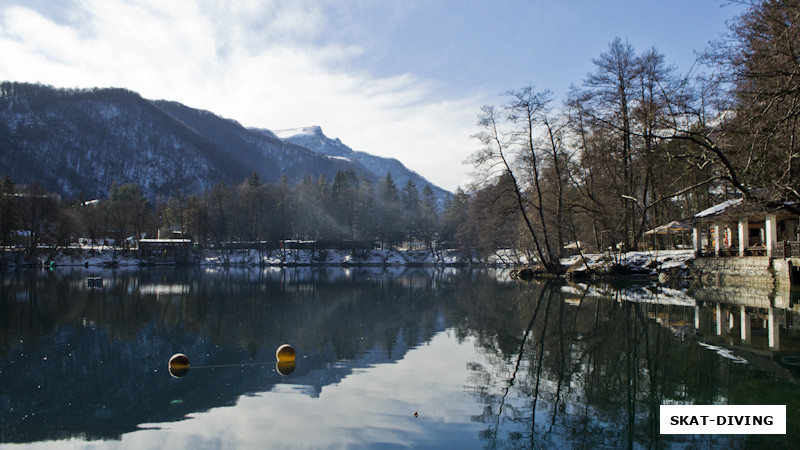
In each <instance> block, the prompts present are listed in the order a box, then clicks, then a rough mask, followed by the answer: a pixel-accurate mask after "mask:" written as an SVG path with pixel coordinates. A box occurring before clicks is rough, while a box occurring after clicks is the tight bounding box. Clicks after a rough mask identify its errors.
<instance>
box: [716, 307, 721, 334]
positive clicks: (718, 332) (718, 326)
mask: <svg viewBox="0 0 800 450" xmlns="http://www.w3.org/2000/svg"><path fill="white" fill-rule="evenodd" d="M714 312H715V313H716V318H717V336H722V306H721V305H720V304H719V303H717V305H716V308H715V311H714Z"/></svg>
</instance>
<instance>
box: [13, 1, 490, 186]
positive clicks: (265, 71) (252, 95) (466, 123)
mask: <svg viewBox="0 0 800 450" xmlns="http://www.w3.org/2000/svg"><path fill="white" fill-rule="evenodd" d="M344 3H347V2H344ZM78 5H79V8H80V10H78V11H75V12H74V14H75V16H76V17H81V18H82V20H64V21H63V23H59V22H57V21H55V20H51V19H48V18H46V17H45V16H44V15H42V14H39V13H37V12H36V11H34V10H32V9H28V8H24V7H20V6H15V7H7V8H4V9H2V7H0V78H2V79H10V80H17V81H36V82H42V83H46V84H52V85H55V86H64V87H94V86H117V87H125V88H128V89H131V90H134V91H137V92H139V93H140V94H142V96H144V97H146V98H154V99H162V98H163V99H169V100H175V101H179V102H182V103H185V104H187V105H189V106H193V107H199V108H203V109H207V110H210V111H212V112H214V113H217V114H219V115H222V116H224V117H229V118H233V119H235V120H238V121H240V122H242V123H243V124H244V125H247V126H258V127H264V128H272V129H280V128H291V127H299V126H305V125H320V126H322V127H323V130H324V131H325V133H326V134H328V135H329V136H331V137H339V138H341V139H342V141H343V142H345V143H346V144H348V145H350V146H351V147H353V148H354V149H356V150H362V151H366V152H369V153H374V154H378V155H381V156H392V157H396V158H398V159H399V160H401V161H402V162H403V163H405V164H406V165H407V166H409V167H410V168H412V169H413V170H416V171H417V172H419V173H421V174H422V175H423V176H426V177H427V178H429V179H430V180H431V181H433V182H434V183H436V184H439V185H442V186H443V187H445V188H448V189H454V188H455V187H456V185H457V184H460V183H463V181H464V179H465V175H464V172H465V171H466V168H464V167H462V166H461V161H462V160H463V159H464V158H465V157H466V156H467V154H468V153H469V149H470V148H471V147H470V146H471V144H470V143H469V139H468V136H469V134H470V133H471V131H472V129H471V128H472V125H473V122H474V120H473V119H474V117H475V115H476V114H477V111H478V105H479V104H480V100H479V99H478V98H477V96H474V97H471V98H466V99H455V100H453V99H445V98H442V97H441V96H440V95H439V94H438V92H437V89H438V88H439V87H440V86H438V85H437V81H436V80H424V79H420V78H419V77H417V76H415V75H414V73H413V71H412V70H409V71H407V72H406V73H397V74H393V75H389V76H384V77H375V76H374V75H372V73H370V71H369V69H368V68H362V67H361V66H359V64H360V63H362V62H363V61H365V60H366V59H369V58H368V57H365V56H366V55H365V53H366V52H367V51H369V48H368V47H367V46H366V44H365V43H364V42H361V41H352V40H348V39H345V38H336V36H339V37H342V36H359V37H363V36H364V33H363V32H362V31H363V30H362V31H359V30H354V29H353V28H357V27H358V26H360V25H359V24H358V23H355V22H353V21H352V19H348V20H349V21H346V22H342V21H341V20H340V21H336V22H335V23H334V22H333V19H331V17H343V14H345V13H346V12H348V11H349V10H350V9H352V8H353V5H352V4H351V5H346V6H339V5H338V3H337V2H324V1H323V2H320V1H298V2H277V1H275V2H263V1H248V2H235V3H231V2H227V1H215V0H208V1H204V0H197V1H182V2H162V1H155V0H149V1H144V2H128V1H123V0H84V1H81V2H80V3H79V4H78ZM231 5H235V7H234V6H231ZM333 8H344V9H343V10H342V11H337V10H335V9H333ZM387 8H390V7H387ZM383 12H385V11H383ZM363 26H364V30H366V29H369V30H375V29H376V27H375V24H364V25H363ZM79 27H80V28H79ZM337 27H344V28H348V27H349V29H338V28H337ZM390 28H391V27H390ZM387 32H389V31H387ZM331 36H333V37H331ZM384 38H386V37H385V36H384Z"/></svg>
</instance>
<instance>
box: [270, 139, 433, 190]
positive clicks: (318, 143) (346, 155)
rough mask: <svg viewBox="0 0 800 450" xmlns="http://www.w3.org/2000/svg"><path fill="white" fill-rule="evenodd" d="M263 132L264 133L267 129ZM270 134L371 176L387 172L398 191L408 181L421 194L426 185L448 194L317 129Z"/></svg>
mask: <svg viewBox="0 0 800 450" xmlns="http://www.w3.org/2000/svg"><path fill="white" fill-rule="evenodd" d="M264 131H265V132H267V131H268V130H264ZM269 133H271V134H273V135H275V136H277V137H279V138H282V139H285V140H286V141H288V142H291V143H293V144H297V145H301V146H303V147H306V148H308V149H311V150H313V151H315V152H317V153H319V154H322V155H327V156H329V157H331V158H342V159H344V160H348V161H354V162H357V163H358V164H360V165H361V166H363V167H365V168H367V169H368V170H370V171H371V172H372V173H375V174H377V175H379V176H381V177H385V176H386V174H387V173H391V174H392V179H393V180H394V182H395V184H397V188H398V189H400V190H402V189H403V187H404V186H405V185H406V183H407V182H408V181H409V180H411V181H412V182H413V183H414V184H415V185H417V188H418V189H419V190H420V192H421V191H422V189H423V188H424V187H425V185H426V184H430V186H431V188H432V189H433V192H434V194H436V197H438V198H444V197H446V196H447V194H448V192H447V191H446V190H444V189H442V188H440V187H438V186H436V185H434V184H433V183H431V182H430V181H428V180H426V179H425V178H423V177H422V176H421V175H419V174H418V173H416V172H414V171H413V170H410V169H408V168H407V167H406V166H404V165H403V163H401V162H400V161H398V160H396V159H394V158H383V157H381V156H375V155H371V154H369V153H365V152H359V151H355V150H353V149H351V148H350V147H348V146H346V145H345V144H343V143H342V141H340V140H339V139H338V138H337V139H330V138H329V137H327V136H325V135H324V134H323V133H322V128H320V127H319V126H312V127H304V128H293V129H288V130H277V131H270V132H269Z"/></svg>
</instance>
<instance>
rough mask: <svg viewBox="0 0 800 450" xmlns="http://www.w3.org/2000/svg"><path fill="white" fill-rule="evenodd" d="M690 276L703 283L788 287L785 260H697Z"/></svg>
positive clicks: (735, 258)
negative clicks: (780, 285)
mask: <svg viewBox="0 0 800 450" xmlns="http://www.w3.org/2000/svg"><path fill="white" fill-rule="evenodd" d="M689 273H690V275H691V276H692V278H694V279H695V280H697V281H699V282H700V283H714V284H724V285H729V286H748V287H756V286H758V287H765V288H769V287H772V286H775V285H778V284H787V285H788V284H789V269H788V265H787V264H786V261H785V260H774V261H770V259H769V258H767V257H766V256H750V257H744V258H742V257H730V258H695V259H694V260H693V261H692V264H691V265H690V266H689Z"/></svg>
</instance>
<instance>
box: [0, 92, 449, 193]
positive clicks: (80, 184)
mask: <svg viewBox="0 0 800 450" xmlns="http://www.w3.org/2000/svg"><path fill="white" fill-rule="evenodd" d="M305 129H308V130H313V134H314V138H315V139H316V140H317V141H318V142H317V143H314V142H312V141H309V144H311V143H314V146H313V147H311V148H310V147H308V146H306V145H304V143H303V142H302V139H301V137H300V134H299V133H295V134H292V135H285V134H284V135H281V134H280V133H275V132H272V131H270V130H266V129H249V128H245V127H243V126H242V125H241V124H239V123H238V122H236V121H234V120H230V119H225V118H222V117H219V116H217V115H215V114H213V113H211V112H209V111H204V110H199V109H194V108H190V107H188V106H185V105H183V104H180V103H177V102H171V101H163V100H158V101H152V100H147V99H143V98H142V97H141V96H140V95H139V94H137V93H135V92H131V91H128V90H125V89H97V88H95V89H58V88H54V87H51V86H43V85H38V84H28V83H13V82H3V83H0V167H2V171H3V173H2V174H0V176H2V175H5V174H6V173H8V174H9V175H11V177H12V178H13V179H14V181H16V182H17V183H23V184H24V183H30V182H32V181H34V180H35V181H38V182H39V183H40V184H42V185H43V186H44V187H45V189H48V190H51V191H54V192H57V193H58V194H60V195H62V196H64V197H66V198H77V197H79V196H81V197H83V198H87V199H88V198H105V197H106V196H107V195H108V191H109V187H110V186H111V184H112V183H114V182H116V183H119V184H122V183H137V184H138V185H139V186H140V187H141V189H142V192H143V194H144V195H145V196H147V197H148V198H150V199H151V200H155V199H157V198H158V197H160V196H163V197H169V196H172V195H173V194H175V193H176V192H178V191H181V192H184V193H197V192H201V191H203V190H207V189H210V188H211V187H213V186H214V185H215V184H217V183H219V182H225V183H235V184H238V183H241V182H242V181H243V180H244V179H245V178H247V177H248V176H249V175H250V174H251V173H252V172H254V171H255V172H257V173H258V174H259V176H260V177H261V179H262V180H263V181H265V182H270V183H275V182H278V181H279V180H280V178H281V176H282V175H286V176H287V177H288V179H289V181H290V183H296V182H298V181H300V180H301V179H302V178H304V177H306V176H312V177H315V178H316V177H318V176H320V175H321V174H325V175H326V177H328V179H329V180H333V179H334V177H335V175H336V172H337V171H339V170H353V171H354V172H356V173H357V174H358V175H359V176H363V177H365V178H367V179H369V180H370V181H372V182H373V183H377V182H378V181H379V180H380V178H382V177H384V176H385V174H386V172H388V171H391V173H392V177H393V178H394V179H395V180H396V183H397V184H398V188H402V186H403V184H405V182H406V181H407V180H408V179H412V180H413V181H414V183H415V184H417V186H418V187H419V188H420V190H421V189H422V188H423V187H424V185H425V183H427V181H425V180H424V179H423V178H422V177H420V176H419V175H417V174H415V173H414V172H412V171H410V170H408V169H407V168H406V167H405V166H403V165H402V164H401V163H400V162H399V161H397V160H394V159H389V158H381V157H378V156H374V155H369V154H367V153H363V152H355V151H353V150H352V149H350V148H349V147H347V146H346V145H344V144H342V143H341V141H339V140H338V139H337V140H331V139H329V138H327V137H326V136H325V135H324V134H322V130H321V129H320V128H319V127H309V128H305ZM330 146H334V147H337V146H338V147H337V150H336V151H333V150H330V149H329V147H330ZM401 183H402V184H401ZM431 187H432V188H434V190H435V192H436V193H437V195H440V196H441V195H445V194H446V191H444V190H443V189H441V188H438V187H436V186H433V185H431Z"/></svg>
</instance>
